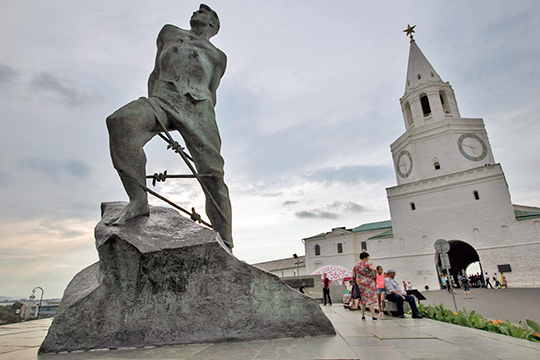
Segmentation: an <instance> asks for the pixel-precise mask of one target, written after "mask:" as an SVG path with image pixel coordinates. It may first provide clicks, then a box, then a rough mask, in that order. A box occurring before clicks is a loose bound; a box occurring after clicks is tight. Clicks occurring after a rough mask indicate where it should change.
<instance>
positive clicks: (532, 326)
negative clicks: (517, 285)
mask: <svg viewBox="0 0 540 360" xmlns="http://www.w3.org/2000/svg"><path fill="white" fill-rule="evenodd" d="M418 310H419V311H420V315H422V316H423V317H425V318H430V319H434V320H438V321H444V322H447V323H450V324H456V325H461V326H467V327H471V328H475V329H479V330H485V331H490V332H494V333H497V334H503V335H508V336H513V337H515V338H519V339H526V340H530V341H536V342H540V325H539V324H538V323H536V322H534V321H532V320H528V319H527V325H522V324H521V322H520V323H519V326H515V325H513V324H512V323H511V322H510V321H508V320H507V321H506V322H503V321H502V320H495V321H491V320H487V319H485V318H484V317H483V316H482V315H480V314H477V313H476V312H475V311H471V312H470V313H469V312H468V311H467V310H465V309H463V310H461V311H458V312H453V311H451V310H448V309H445V308H444V307H443V304H440V305H435V306H431V305H428V306H424V305H423V304H420V305H419V306H418Z"/></svg>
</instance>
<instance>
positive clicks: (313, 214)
mask: <svg viewBox="0 0 540 360" xmlns="http://www.w3.org/2000/svg"><path fill="white" fill-rule="evenodd" d="M294 215H295V216H296V217H297V218H300V219H332V220H333V219H337V218H338V215H336V214H334V213H331V212H328V211H322V210H319V209H317V210H312V211H305V210H304V211H299V212H297V213H296V214H294Z"/></svg>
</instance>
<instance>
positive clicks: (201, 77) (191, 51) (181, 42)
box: [148, 25, 227, 103]
mask: <svg viewBox="0 0 540 360" xmlns="http://www.w3.org/2000/svg"><path fill="white" fill-rule="evenodd" d="M157 46H158V52H157V55H156V67H155V69H154V71H153V72H152V74H151V75H150V79H149V81H148V93H149V94H148V95H149V96H157V97H162V96H166V97H169V96H171V94H170V92H171V91H175V90H176V91H178V93H180V94H182V95H184V94H190V95H191V96H192V97H193V98H194V99H196V100H212V102H213V103H215V101H216V89H217V87H218V85H219V81H220V79H221V77H222V76H223V73H224V72H225V66H226V62H227V58H226V56H225V54H224V53H223V52H222V51H221V50H219V49H218V48H216V47H215V46H214V45H213V44H212V43H210V41H208V40H207V39H205V38H204V37H202V36H198V35H195V34H194V33H193V32H191V31H189V30H184V29H180V28H178V27H176V26H173V25H165V26H164V27H163V29H162V30H161V32H160V33H159V36H158V39H157ZM171 83H172V84H174V88H171V85H170V84H171Z"/></svg>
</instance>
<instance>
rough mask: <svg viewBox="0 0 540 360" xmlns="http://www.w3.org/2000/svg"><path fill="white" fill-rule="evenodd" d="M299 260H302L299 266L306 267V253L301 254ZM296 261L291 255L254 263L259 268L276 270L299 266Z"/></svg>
mask: <svg viewBox="0 0 540 360" xmlns="http://www.w3.org/2000/svg"><path fill="white" fill-rule="evenodd" d="M298 260H299V261H300V264H299V267H305V266H306V257H305V255H302V256H299V257H298ZM296 261H297V260H296V259H295V258H294V257H290V258H286V259H279V260H272V261H265V262H261V263H257V264H252V265H253V266H255V267H258V268H259V269H263V270H266V271H276V270H283V269H292V268H295V267H297V265H296Z"/></svg>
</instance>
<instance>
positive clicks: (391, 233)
mask: <svg viewBox="0 0 540 360" xmlns="http://www.w3.org/2000/svg"><path fill="white" fill-rule="evenodd" d="M390 237H394V230H393V229H390V230H386V231H385V232H382V233H380V234H379V235H375V236H372V237H370V238H368V240H373V239H384V238H390Z"/></svg>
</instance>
